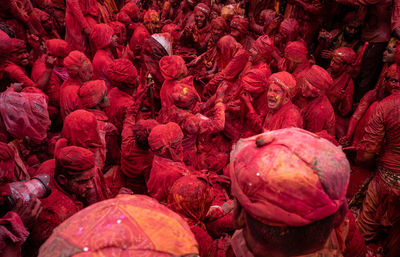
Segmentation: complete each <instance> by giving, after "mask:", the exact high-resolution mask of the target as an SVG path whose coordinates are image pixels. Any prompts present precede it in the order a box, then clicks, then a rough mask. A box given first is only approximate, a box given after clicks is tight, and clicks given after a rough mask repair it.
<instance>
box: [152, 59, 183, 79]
mask: <svg viewBox="0 0 400 257" xmlns="http://www.w3.org/2000/svg"><path fill="white" fill-rule="evenodd" d="M159 65H160V71H161V75H162V76H163V77H164V79H166V80H171V79H179V78H182V77H185V76H186V75H187V73H188V70H187V67H186V64H185V61H184V60H183V58H182V57H181V56H179V55H171V56H164V57H163V58H161V60H160V63H159Z"/></svg>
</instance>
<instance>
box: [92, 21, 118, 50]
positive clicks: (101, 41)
mask: <svg viewBox="0 0 400 257" xmlns="http://www.w3.org/2000/svg"><path fill="white" fill-rule="evenodd" d="M113 34H114V30H113V29H112V28H111V27H110V26H109V25H107V24H104V23H100V24H96V25H94V26H93V28H92V32H91V33H90V42H91V43H92V44H93V45H94V47H96V49H101V48H104V47H106V46H108V45H109V44H110V43H111V38H112V36H113Z"/></svg>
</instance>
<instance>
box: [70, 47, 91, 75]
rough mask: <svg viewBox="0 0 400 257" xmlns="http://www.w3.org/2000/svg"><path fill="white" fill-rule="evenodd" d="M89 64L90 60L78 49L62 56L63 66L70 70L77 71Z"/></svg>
mask: <svg viewBox="0 0 400 257" xmlns="http://www.w3.org/2000/svg"><path fill="white" fill-rule="evenodd" d="M88 65H91V62H90V60H89V59H88V58H87V57H86V55H85V54H84V53H82V52H79V51H72V52H70V53H69V55H68V56H67V57H65V58H64V67H65V68H66V69H67V70H68V72H70V71H78V70H80V69H84V68H86V67H87V66H88Z"/></svg>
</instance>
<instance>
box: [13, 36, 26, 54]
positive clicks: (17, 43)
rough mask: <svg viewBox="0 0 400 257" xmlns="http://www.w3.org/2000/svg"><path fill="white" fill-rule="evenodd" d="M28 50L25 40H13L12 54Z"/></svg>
mask: <svg viewBox="0 0 400 257" xmlns="http://www.w3.org/2000/svg"><path fill="white" fill-rule="evenodd" d="M24 49H26V43H25V41H24V40H21V39H18V38H12V39H11V53H15V52H18V51H21V50H24Z"/></svg>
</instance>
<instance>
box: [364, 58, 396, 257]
mask: <svg viewBox="0 0 400 257" xmlns="http://www.w3.org/2000/svg"><path fill="white" fill-rule="evenodd" d="M393 65H394V67H393V68H392V69H395V70H396V72H395V73H394V74H392V75H391V77H390V80H391V81H390V82H387V85H386V86H387V87H389V88H388V91H389V92H391V93H392V94H391V95H390V96H388V97H386V98H384V99H383V100H382V101H380V102H379V103H378V104H377V106H376V108H375V110H374V112H373V114H372V115H371V117H370V119H369V122H368V124H367V126H366V127H365V135H364V137H363V138H362V140H361V142H360V144H359V146H358V149H359V150H358V152H357V160H358V161H359V162H364V164H366V165H371V163H373V160H374V157H375V156H376V155H378V156H379V157H378V161H377V166H378V167H377V172H376V173H375V176H374V178H373V179H372V181H371V182H370V184H369V186H368V189H367V192H366V196H365V199H364V202H363V205H362V208H361V211H360V215H359V216H358V218H357V225H358V228H359V230H360V232H361V234H362V235H363V236H364V238H365V240H366V241H367V242H372V241H373V240H374V239H375V242H379V234H380V232H381V231H382V229H383V231H385V233H386V236H384V237H383V238H382V239H383V240H384V241H383V242H382V243H383V247H384V250H385V256H389V257H392V256H397V255H398V254H399V251H400V248H399V247H400V245H399V240H400V238H399V235H400V233H399V231H400V230H399V228H400V227H399V223H398V222H399V210H400V205H399V201H398V199H399V196H400V190H399V186H398V185H399V181H400V175H399V170H400V154H399V153H400V136H399V135H400V120H399V115H400V84H399V79H400V76H399V74H400V73H399V71H400V70H399V66H398V65H397V64H393Z"/></svg>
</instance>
